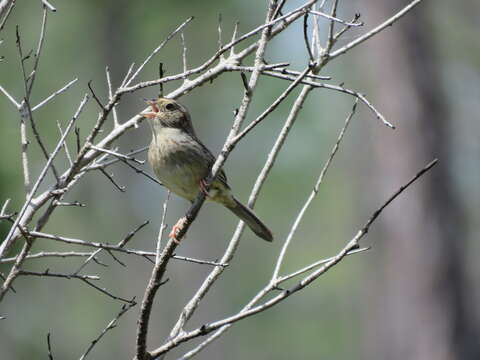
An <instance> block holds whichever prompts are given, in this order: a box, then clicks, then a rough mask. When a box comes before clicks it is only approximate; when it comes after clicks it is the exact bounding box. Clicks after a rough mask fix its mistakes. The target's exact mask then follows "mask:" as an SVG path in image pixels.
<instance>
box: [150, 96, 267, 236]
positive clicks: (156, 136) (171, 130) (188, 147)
mask: <svg viewBox="0 0 480 360" xmlns="http://www.w3.org/2000/svg"><path fill="white" fill-rule="evenodd" d="M149 104H150V106H151V108H152V112H148V113H142V115H143V116H145V117H146V118H148V119H149V123H150V126H151V129H152V142H151V144H150V149H149V151H148V161H149V163H150V165H151V166H152V168H153V171H154V172H155V175H156V176H157V177H158V179H159V180H160V181H161V182H162V184H164V185H165V187H167V188H168V189H169V190H171V191H172V192H173V193H175V194H177V195H179V196H181V197H183V198H185V199H187V200H189V201H191V202H193V201H194V200H195V198H196V197H197V194H198V192H199V190H200V183H201V181H202V180H203V179H204V178H205V177H206V176H207V175H208V173H209V171H210V168H211V166H212V165H213V163H214V161H215V158H214V156H213V155H212V153H211V152H210V151H209V150H208V149H207V148H206V147H205V146H204V145H203V144H202V143H201V142H200V140H198V138H197V136H196V135H195V131H194V130H193V126H192V122H191V119H190V115H189V113H188V111H187V109H186V108H185V107H184V106H182V105H181V104H179V103H177V102H176V101H174V100H171V99H165V98H160V99H158V100H156V101H152V102H149ZM207 199H208V200H211V201H215V202H217V203H220V204H222V205H224V206H225V207H226V208H228V209H229V210H230V211H232V212H233V213H234V214H235V215H237V216H238V217H239V218H240V219H242V220H243V221H245V223H246V224H247V225H248V226H249V227H250V228H251V229H252V231H253V232H254V233H255V234H257V235H258V236H259V237H261V238H262V239H265V240H267V241H272V240H273V236H272V233H271V232H270V230H269V229H268V228H267V227H266V226H265V225H264V224H263V223H262V222H261V221H260V220H259V219H258V217H257V216H256V215H255V214H254V213H253V212H252V210H250V209H248V208H246V207H245V206H244V205H242V204H241V203H240V202H239V201H238V200H236V199H235V197H234V196H233V195H232V193H231V191H230V187H229V186H228V184H227V178H226V176H225V173H224V172H223V170H222V171H221V172H220V173H219V175H218V176H217V178H216V179H215V180H214V182H213V183H212V185H211V186H210V189H209V194H208V197H207Z"/></svg>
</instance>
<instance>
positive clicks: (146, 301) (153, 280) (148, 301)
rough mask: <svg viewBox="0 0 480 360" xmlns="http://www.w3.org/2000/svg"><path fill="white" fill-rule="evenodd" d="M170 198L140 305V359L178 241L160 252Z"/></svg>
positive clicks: (138, 330)
mask: <svg viewBox="0 0 480 360" xmlns="http://www.w3.org/2000/svg"><path fill="white" fill-rule="evenodd" d="M169 199H170V192H169V193H168V195H167V199H166V200H165V202H164V204H163V212H162V220H161V223H160V230H159V233H158V237H157V251H156V256H155V265H154V267H153V269H152V274H151V276H150V279H149V281H148V285H147V288H146V289H145V293H144V295H143V300H142V305H141V307H140V315H139V317H138V320H137V336H136V350H135V354H136V358H137V359H138V360H144V359H145V358H146V354H147V334H148V324H149V322H150V314H151V311H152V307H153V300H154V299H155V295H156V293H157V291H158V289H159V288H160V286H161V285H162V278H163V276H164V274H165V271H166V268H167V264H168V259H169V258H170V257H172V255H173V252H174V251H175V248H176V247H177V245H178V243H177V242H176V241H173V239H170V241H168V242H167V244H166V245H165V247H164V248H163V251H161V252H160V242H161V239H162V236H163V231H164V229H165V217H166V213H167V209H168V200H169Z"/></svg>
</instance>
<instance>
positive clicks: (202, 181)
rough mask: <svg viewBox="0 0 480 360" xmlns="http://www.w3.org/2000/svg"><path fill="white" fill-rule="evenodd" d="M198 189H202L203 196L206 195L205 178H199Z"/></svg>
mask: <svg viewBox="0 0 480 360" xmlns="http://www.w3.org/2000/svg"><path fill="white" fill-rule="evenodd" d="M200 190H202V192H203V193H204V194H205V196H207V197H208V195H209V193H208V191H207V182H206V181H205V179H201V180H200Z"/></svg>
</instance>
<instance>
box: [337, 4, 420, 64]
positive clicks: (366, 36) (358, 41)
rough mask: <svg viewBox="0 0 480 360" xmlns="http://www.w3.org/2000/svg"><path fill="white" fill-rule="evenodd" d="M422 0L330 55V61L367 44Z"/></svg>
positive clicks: (406, 7)
mask: <svg viewBox="0 0 480 360" xmlns="http://www.w3.org/2000/svg"><path fill="white" fill-rule="evenodd" d="M421 2H422V0H414V1H412V2H411V3H410V4H408V5H407V6H405V7H404V8H403V9H402V10H400V11H399V12H398V13H396V14H395V15H393V16H392V17H391V18H389V19H388V20H386V21H384V22H383V23H381V24H380V25H378V26H377V27H375V28H373V29H372V30H370V31H369V32H367V33H366V34H364V35H362V36H360V37H358V38H356V39H355V40H353V41H351V42H349V43H348V44H347V45H345V46H342V47H341V48H340V49H338V50H335V51H334V52H332V53H330V54H329V60H332V59H335V58H336V57H337V56H340V55H342V54H345V53H346V52H347V51H348V50H350V49H352V48H354V47H355V46H357V45H360V44H361V43H363V42H365V41H366V40H368V39H370V38H371V37H372V36H374V35H376V34H378V33H379V32H380V31H382V30H383V29H385V28H386V27H388V26H390V25H392V24H393V23H395V22H396V21H398V20H400V19H401V18H402V17H403V16H405V15H406V14H407V13H408V12H410V11H411V10H412V9H413V8H414V7H415V6H417V5H418V4H420V3H421Z"/></svg>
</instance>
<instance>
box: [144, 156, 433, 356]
mask: <svg viewBox="0 0 480 360" xmlns="http://www.w3.org/2000/svg"><path fill="white" fill-rule="evenodd" d="M436 163H437V160H434V161H432V162H431V163H429V164H428V165H426V166H425V167H424V168H423V169H422V170H420V171H419V172H418V173H417V174H416V175H415V176H414V177H413V178H412V179H411V180H410V181H408V182H407V183H406V184H405V185H403V186H401V187H400V189H399V190H397V191H396V192H395V193H394V194H393V195H392V196H391V197H390V198H389V199H388V200H387V201H386V202H384V203H383V204H382V205H381V206H380V207H379V208H378V209H377V210H376V211H375V212H374V213H373V215H372V216H371V217H370V219H369V220H368V221H367V223H366V224H365V226H364V227H363V228H362V229H361V230H359V231H358V232H357V234H356V235H355V236H354V237H353V238H352V239H351V240H350V241H349V242H348V243H347V245H346V246H345V247H344V248H343V249H342V250H340V251H339V252H338V254H337V255H336V256H334V257H333V258H331V260H330V261H328V262H327V263H325V264H324V265H323V266H322V267H321V268H319V269H317V270H316V271H314V272H313V273H311V274H310V275H308V276H306V277H305V278H303V279H302V280H301V281H299V282H298V283H297V284H296V285H294V286H292V287H291V288H289V289H286V290H282V291H281V292H280V293H279V294H278V295H276V296H274V297H273V298H271V299H269V300H267V301H266V302H264V303H262V304H260V305H257V306H254V307H249V308H248V309H245V308H244V309H242V310H241V311H240V312H238V313H236V314H234V315H232V316H229V317H226V318H224V319H222V320H218V321H215V322H211V323H209V324H204V325H202V326H201V327H199V328H197V329H195V330H192V331H189V332H184V333H182V334H180V335H178V336H177V337H175V338H173V339H171V340H170V341H168V342H167V343H166V344H164V345H163V346H161V347H159V348H157V349H155V350H153V351H151V352H150V355H151V356H152V357H153V358H155V357H158V356H160V355H162V354H164V353H166V352H167V351H169V350H170V349H172V348H173V347H175V346H178V345H179V344H181V343H184V342H186V341H188V340H190V339H193V338H196V337H199V336H204V335H207V334H209V333H210V332H213V331H215V330H217V329H222V328H224V327H225V328H227V327H229V326H230V325H232V324H233V323H235V322H237V321H240V320H242V319H245V318H248V317H250V316H253V315H255V314H257V313H260V312H263V311H265V310H267V309H269V308H271V307H272V306H275V305H277V304H278V303H280V302H282V301H283V300H285V299H286V298H288V297H290V296H292V295H293V294H295V293H297V292H298V291H300V290H303V289H304V288H305V287H307V286H308V285H310V284H311V283H312V282H313V281H315V280H316V279H317V278H319V277H320V276H321V275H323V274H324V273H326V272H327V271H328V270H330V269H331V268H332V267H334V266H335V265H336V264H338V263H339V262H340V261H342V260H343V259H344V258H345V257H346V256H347V255H348V254H349V253H350V252H351V251H352V250H355V249H358V244H359V241H360V239H361V238H363V237H364V236H365V235H366V234H367V233H368V230H369V228H370V226H371V224H372V223H373V222H374V221H375V219H376V218H377V217H378V215H379V214H380V213H381V212H382V210H383V209H385V207H386V206H388V205H389V204H390V203H391V202H392V201H393V200H394V199H395V198H396V197H397V196H398V195H400V194H401V193H402V192H403V191H404V190H405V189H406V188H408V187H409V186H410V185H411V184H412V183H413V182H415V181H416V180H417V179H418V178H420V177H421V176H422V175H423V174H425V173H426V172H427V171H428V170H430V169H431V168H432V167H433V166H434V165H435V164H436ZM273 288H274V285H272V284H270V285H268V286H267V287H266V288H264V289H262V291H261V292H260V293H259V294H261V295H262V296H263V295H264V294H266V293H268V292H269V290H270V289H273ZM258 298H259V297H258V294H257V295H256V296H255V297H254V299H258ZM252 305H253V304H252ZM219 331H220V330H219ZM214 335H215V334H214ZM214 335H212V336H214Z"/></svg>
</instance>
